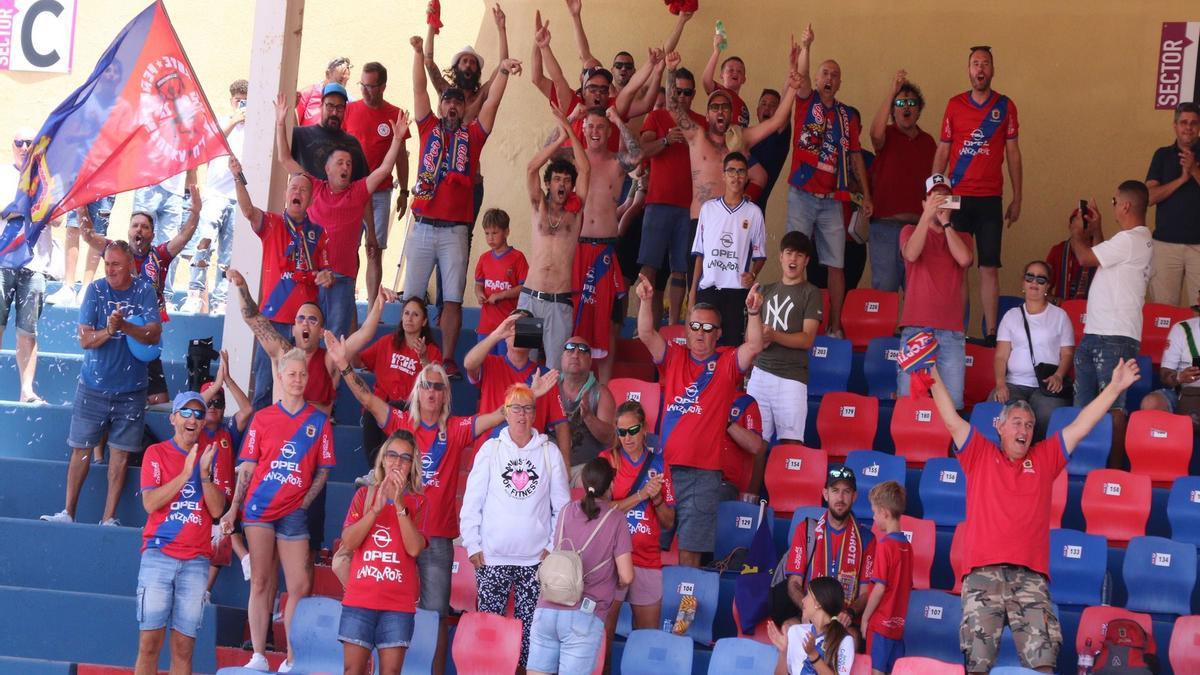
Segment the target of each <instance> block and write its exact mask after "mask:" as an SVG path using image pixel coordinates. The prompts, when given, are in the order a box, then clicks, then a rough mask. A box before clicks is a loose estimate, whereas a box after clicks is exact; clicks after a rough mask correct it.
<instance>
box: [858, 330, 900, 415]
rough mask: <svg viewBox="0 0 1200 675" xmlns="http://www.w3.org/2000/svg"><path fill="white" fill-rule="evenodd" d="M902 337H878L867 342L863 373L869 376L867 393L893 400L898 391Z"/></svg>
mask: <svg viewBox="0 0 1200 675" xmlns="http://www.w3.org/2000/svg"><path fill="white" fill-rule="evenodd" d="M899 351H900V338H896V337H877V338H875V339H873V340H871V342H870V343H869V344H867V354H866V358H865V359H864V360H863V374H864V375H865V376H866V378H867V395H868V396H874V397H875V398H878V399H882V400H891V399H892V397H893V396H894V395H895V393H896V372H897V367H896V357H897V354H898V353H899Z"/></svg>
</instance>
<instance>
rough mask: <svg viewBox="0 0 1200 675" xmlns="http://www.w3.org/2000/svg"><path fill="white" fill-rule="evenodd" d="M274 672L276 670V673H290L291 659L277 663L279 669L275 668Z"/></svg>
mask: <svg viewBox="0 0 1200 675" xmlns="http://www.w3.org/2000/svg"><path fill="white" fill-rule="evenodd" d="M275 672H277V673H290V672H292V662H291V661H287V660H285V661H284V662H283V663H281V664H279V670H277V671H275Z"/></svg>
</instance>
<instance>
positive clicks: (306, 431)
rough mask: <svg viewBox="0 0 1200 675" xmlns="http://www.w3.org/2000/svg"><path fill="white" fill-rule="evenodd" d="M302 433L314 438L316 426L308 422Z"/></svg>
mask: <svg viewBox="0 0 1200 675" xmlns="http://www.w3.org/2000/svg"><path fill="white" fill-rule="evenodd" d="M304 435H305V436H308V437H309V438H315V437H316V435H317V428H316V427H314V426H313V425H311V424H309V425H308V426H306V427H304Z"/></svg>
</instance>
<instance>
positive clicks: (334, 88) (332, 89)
mask: <svg viewBox="0 0 1200 675" xmlns="http://www.w3.org/2000/svg"><path fill="white" fill-rule="evenodd" d="M332 94H337V95H338V96H341V97H342V98H344V99H346V100H347V101H349V100H350V95H349V94H347V93H346V88H345V87H343V86H342V85H340V84H338V83H337V82H330V83H329V84H327V85H325V88H324V89H322V90H321V99H322V100H324V98H325V97H326V96H330V95H332Z"/></svg>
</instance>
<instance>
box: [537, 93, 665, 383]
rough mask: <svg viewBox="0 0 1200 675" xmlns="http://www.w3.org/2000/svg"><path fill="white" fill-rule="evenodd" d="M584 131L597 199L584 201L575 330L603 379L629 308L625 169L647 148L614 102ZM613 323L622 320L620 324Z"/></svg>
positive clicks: (592, 115)
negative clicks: (621, 248) (622, 261)
mask: <svg viewBox="0 0 1200 675" xmlns="http://www.w3.org/2000/svg"><path fill="white" fill-rule="evenodd" d="M613 127H616V129H617V132H618V133H619V134H620V136H621V146H622V149H621V152H620V153H618V154H613V153H612V152H611V151H610V150H609V149H608V139H609V137H610V136H612V134H613ZM583 132H584V139H583V142H584V144H585V145H586V146H587V161H588V166H589V168H590V171H589V173H588V181H589V185H588V191H587V194H590V195H592V199H589V200H587V201H586V202H585V203H584V207H583V226H582V227H581V228H580V231H579V245H578V247H577V248H576V252H575V262H574V266H573V269H572V274H571V278H572V290H571V292H572V296H573V301H574V303H575V328H574V331H573V333H572V334H573V335H577V336H579V337H582V338H583V339H584V340H585V341H586V342H587V344H588V345H589V346H590V347H591V354H592V357H593V358H595V359H599V360H600V372H599V375H600V381H601V382H604V383H607V382H608V380H609V378H610V377H611V375H612V363H613V360H612V359H610V358H608V353H609V351H610V350H615V349H616V343H617V333H618V332H619V331H620V323H621V321H622V320H623V319H624V317H625V308H626V305H625V291H626V288H625V279H624V278H623V277H622V276H621V271H620V269H618V265H617V236H618V232H617V204H618V203H619V202H620V200H621V185H622V183H623V182H624V180H625V175H626V174H628V173H629V172H630V171H632V170H633V169H634V168H636V167H637V165H638V164H639V163H640V162H641V161H642V148H641V145H640V144H639V143H638V140H637V137H635V136H634V135H633V132H631V131H630V130H629V128H628V127H626V126H625V123H624V122H622V121H621V116H620V115H618V114H617V111H616V109H615V108H609V109H608V110H607V111H602V110H601V109H599V108H592V109H590V110H588V112H587V115H586V116H585V118H584V122H583ZM539 192H540V190H539ZM612 324H618V326H617V329H616V330H613V328H612Z"/></svg>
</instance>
